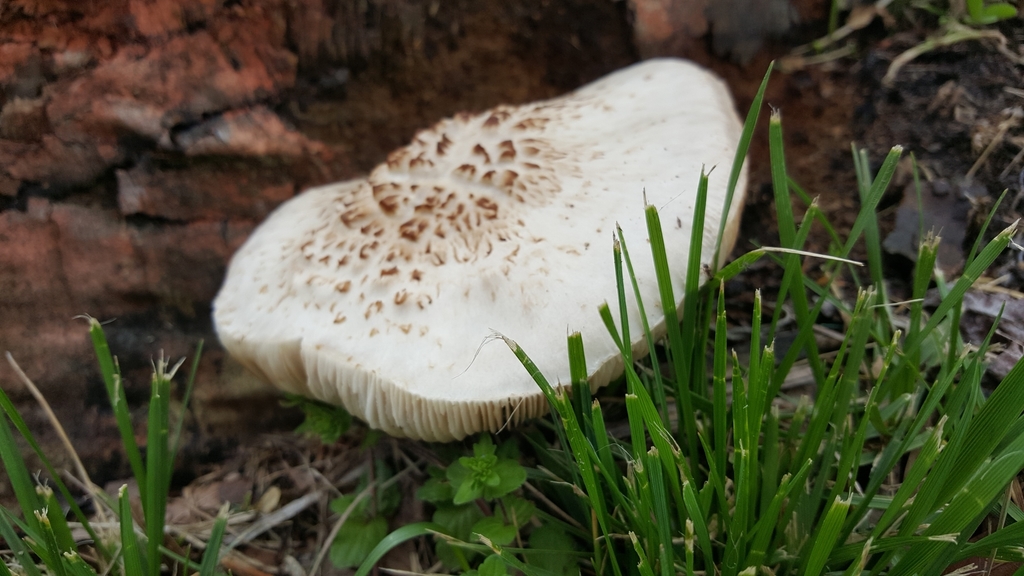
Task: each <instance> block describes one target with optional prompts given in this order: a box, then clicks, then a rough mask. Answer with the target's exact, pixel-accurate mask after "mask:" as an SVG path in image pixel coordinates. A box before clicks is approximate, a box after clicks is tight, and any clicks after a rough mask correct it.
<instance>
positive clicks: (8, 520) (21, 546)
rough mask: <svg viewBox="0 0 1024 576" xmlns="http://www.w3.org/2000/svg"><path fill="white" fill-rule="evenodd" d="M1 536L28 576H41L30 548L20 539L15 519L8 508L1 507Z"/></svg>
mask: <svg viewBox="0 0 1024 576" xmlns="http://www.w3.org/2000/svg"><path fill="white" fill-rule="evenodd" d="M0 536H2V537H3V540H4V542H5V543H6V544H7V547H8V548H10V549H11V553H12V554H14V559H15V560H16V561H17V562H18V564H20V565H21V569H22V570H23V571H24V572H25V574H26V575H27V576H41V573H40V572H39V568H38V567H37V566H36V562H35V559H34V558H33V557H32V553H31V551H30V550H29V548H28V546H26V545H25V543H24V542H23V541H22V540H21V538H20V537H18V532H17V531H16V530H15V519H14V517H13V516H11V513H10V512H8V511H7V509H6V508H2V507H0Z"/></svg>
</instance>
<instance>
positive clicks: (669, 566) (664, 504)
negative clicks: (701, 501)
mask: <svg viewBox="0 0 1024 576" xmlns="http://www.w3.org/2000/svg"><path fill="white" fill-rule="evenodd" d="M646 456H647V465H648V466H649V469H650V474H649V475H648V477H649V478H650V482H651V505H652V506H651V507H652V510H653V512H654V526H655V529H656V531H657V540H656V542H657V543H658V565H659V566H660V568H661V576H673V574H674V570H673V565H674V564H675V562H674V556H673V553H672V520H671V516H670V515H669V511H668V504H669V496H668V491H667V490H666V488H665V476H664V473H663V471H662V466H661V457H660V456H659V455H658V448H657V447H651V449H650V450H649V451H648V452H647V454H646Z"/></svg>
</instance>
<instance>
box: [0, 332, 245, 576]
mask: <svg viewBox="0 0 1024 576" xmlns="http://www.w3.org/2000/svg"><path fill="white" fill-rule="evenodd" d="M88 322H89V334H90V336H91V338H92V343H93V347H94V348H95V351H96V356H97V358H98V360H99V366H100V372H101V374H102V376H103V382H104V384H105V385H106V389H107V394H108V396H109V399H110V403H111V406H112V407H113V410H114V417H115V419H116V422H117V427H118V430H119V431H120V433H121V439H122V441H123V444H124V448H125V453H126V454H127V457H128V461H129V463H130V465H131V469H132V472H133V475H134V477H135V480H136V482H137V485H138V490H139V501H140V502H141V505H142V518H141V520H142V524H141V525H137V524H136V522H135V520H134V518H133V516H132V503H131V501H130V497H129V493H128V488H127V486H122V487H121V489H120V491H119V493H118V496H117V498H116V499H115V498H111V497H110V496H108V495H107V494H105V493H104V492H103V491H102V490H101V489H100V488H97V487H95V486H93V485H92V484H91V482H89V479H88V477H87V476H85V473H84V468H83V467H81V466H79V467H78V468H79V470H80V474H81V475H82V478H80V479H79V481H80V482H82V484H83V485H85V486H87V487H88V488H89V490H90V492H89V496H90V497H91V499H92V501H93V503H94V504H95V508H96V510H97V514H96V517H95V518H96V519H99V520H100V521H99V522H91V521H90V518H89V517H88V516H87V515H86V514H85V512H84V511H83V510H82V509H81V507H79V505H78V504H77V501H76V499H75V498H74V497H73V495H72V494H71V492H70V491H69V490H68V487H67V486H66V485H65V483H64V482H63V481H62V480H61V476H60V475H59V474H58V473H57V470H56V469H55V468H54V466H53V465H52V463H51V461H50V460H49V458H48V457H47V455H46V454H44V453H43V451H42V450H41V449H40V447H39V444H38V443H37V442H36V441H35V439H34V438H33V437H32V434H31V432H30V431H29V429H28V427H27V426H26V424H25V421H24V420H23V419H22V418H21V416H20V415H19V414H18V411H17V410H16V409H15V407H14V404H13V403H12V402H11V400H10V398H9V397H8V396H7V394H6V393H5V392H3V390H0V407H2V408H3V411H4V414H5V415H4V416H2V417H0V460H2V462H3V465H4V470H5V471H6V472H7V475H8V477H9V478H10V480H11V484H12V486H13V488H14V493H15V496H16V497H17V500H18V504H19V505H20V507H21V514H20V517H19V515H18V514H17V513H16V512H14V511H11V510H7V509H3V508H0V536H2V537H3V540H4V541H5V542H6V544H7V546H8V548H9V549H10V556H5V557H4V558H3V561H2V562H0V575H4V574H26V575H29V576H35V575H42V574H57V575H60V576H65V575H66V576H85V575H96V574H124V575H131V576H136V575H140V576H142V575H152V576H157V575H158V574H160V573H161V571H162V570H163V569H165V568H167V569H171V570H172V571H173V570H174V569H175V567H183V568H184V569H187V570H188V571H189V572H196V573H198V574H200V575H201V576H212V575H214V574H217V573H218V555H219V551H220V542H221V540H222V538H223V536H224V532H225V528H226V525H227V519H226V517H225V516H223V515H221V516H219V517H218V518H217V520H216V521H215V522H214V524H213V527H212V532H211V535H210V538H209V541H208V542H207V547H206V551H205V553H204V554H203V555H202V558H201V560H200V561H199V563H195V562H193V561H192V560H190V559H189V558H183V557H180V556H178V555H176V554H174V553H172V552H171V551H169V550H167V549H166V548H164V546H163V543H164V516H165V510H166V506H167V494H168V491H169V489H170V478H171V471H172V466H173V463H174V457H175V454H176V453H177V448H178V440H179V438H180V433H181V425H182V422H181V420H178V421H177V422H176V423H175V424H174V428H173V429H172V428H171V418H170V395H171V380H172V378H173V377H174V375H175V373H176V372H177V371H178V369H179V368H180V367H181V365H182V362H184V360H182V362H178V363H177V364H175V365H173V366H172V365H170V364H169V363H167V362H166V361H165V360H163V359H162V358H161V359H160V360H158V361H156V362H155V364H154V371H153V377H152V382H151V394H150V401H149V412H148V432H147V437H146V445H145V457H143V454H142V452H143V450H142V449H141V448H140V446H139V445H138V444H137V443H136V441H135V433H134V429H133V427H132V423H131V417H130V414H129V412H128V404H127V401H126V398H125V392H124V386H123V382H122V380H121V374H120V370H119V368H118V365H117V360H116V358H114V356H113V355H112V354H111V352H110V348H109V346H108V345H107V340H106V336H105V335H104V333H103V328H102V327H101V326H100V324H99V322H97V321H96V320H94V319H92V318H89V319H88ZM201 349H202V345H201V344H200V346H199V348H198V349H197V350H196V357H195V360H194V362H193V364H192V372H191V375H190V376H189V378H188V383H187V385H186V391H185V403H187V401H188V396H189V393H190V392H191V389H192V383H193V381H194V377H195V370H196V367H197V366H198V359H199V354H200V352H201ZM8 360H9V361H11V364H12V366H13V367H14V368H15V371H16V372H17V373H19V375H20V376H21V377H22V381H23V382H24V383H25V384H26V385H27V386H29V387H30V388H31V389H32V390H33V391H34V390H35V388H34V386H32V383H31V381H29V380H28V378H27V377H25V376H24V374H23V373H22V372H21V370H20V369H19V368H18V367H17V364H15V363H14V362H13V359H12V358H11V357H10V355H8ZM37 398H39V399H40V400H42V398H41V397H40V396H38V394H37ZM44 402H45V401H44ZM54 422H55V425H56V426H58V432H59V433H60V435H61V436H62V437H65V438H66V436H65V435H64V433H63V430H62V429H60V428H59V423H56V420H54ZM12 425H13V427H14V430H17V432H18V433H19V434H20V435H21V436H22V438H23V439H24V441H26V442H27V443H28V445H29V446H30V447H31V449H32V450H33V451H34V452H35V454H36V456H37V457H38V458H39V460H40V461H41V462H42V464H43V467H44V469H45V471H46V474H47V476H48V478H49V480H47V481H46V482H43V481H41V480H39V478H38V477H37V476H34V475H33V474H32V473H31V472H30V470H29V468H28V466H27V465H26V463H25V460H24V459H23V457H22V454H21V451H20V447H19V445H18V443H17V442H16V439H15V435H14V430H12ZM68 448H69V451H70V452H71V454H72V457H73V458H75V459H77V457H76V456H74V451H73V449H71V447H70V444H68ZM51 482H52V484H53V486H51V485H50V484H49V483H51ZM54 488H56V491H57V493H59V494H60V497H61V498H60V499H58V496H57V493H55V492H54ZM62 502H63V503H66V505H67V506H69V507H70V509H71V512H72V514H73V519H72V520H68V519H67V518H66V516H65V513H64V511H63V510H64V509H63V507H62ZM108 515H110V517H111V518H112V519H113V522H109V521H107V520H110V519H111V518H108ZM77 529H80V531H81V532H82V533H84V535H85V538H84V539H83V538H82V536H80V535H79V534H78V532H77Z"/></svg>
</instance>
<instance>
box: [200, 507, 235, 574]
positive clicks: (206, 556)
mask: <svg viewBox="0 0 1024 576" xmlns="http://www.w3.org/2000/svg"><path fill="white" fill-rule="evenodd" d="M227 527H228V517H227V516H226V515H225V514H224V513H221V514H218V515H217V520H216V521H214V523H213V530H212V531H211V532H210V539H209V540H207V542H206V550H205V551H204V552H203V559H202V562H201V563H200V565H199V576H214V574H216V572H217V565H218V564H220V545H221V542H223V541H224V532H225V530H227Z"/></svg>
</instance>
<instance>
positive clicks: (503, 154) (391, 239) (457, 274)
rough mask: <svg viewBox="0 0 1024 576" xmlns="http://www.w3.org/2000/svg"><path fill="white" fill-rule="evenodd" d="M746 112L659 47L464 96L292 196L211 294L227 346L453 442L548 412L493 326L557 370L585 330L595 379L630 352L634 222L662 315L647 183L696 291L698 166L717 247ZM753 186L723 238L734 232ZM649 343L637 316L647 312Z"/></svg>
mask: <svg viewBox="0 0 1024 576" xmlns="http://www.w3.org/2000/svg"><path fill="white" fill-rule="evenodd" d="M740 128H741V127H740V121H739V119H738V117H737V115H736V112H735V110H734V108H733V103H732V99H731V98H730V96H729V93H728V91H727V90H726V88H725V86H724V85H723V84H722V82H721V81H719V80H718V79H717V78H716V77H714V76H713V75H712V74H711V73H709V72H707V71H706V70H704V69H702V68H699V67H698V66H696V65H694V64H691V63H688V62H685V61H681V60H672V59H660V60H650V61H647V62H644V63H641V64H637V65H635V66H632V67H630V68H626V69H624V70H621V71H619V72H616V73H614V74H611V75H609V76H607V77H605V78H603V79H601V80H598V81H596V82H594V83H592V84H589V85H587V86H584V87H583V88H580V89H579V90H577V91H575V92H573V93H571V94H569V95H566V96H563V97H560V98H555V99H553V100H548V101H544V102H537V103H533V104H528V105H524V106H518V107H515V106H499V107H497V108H494V109H493V110H490V111H488V112H484V113H482V114H472V115H471V114H460V115H458V116H456V117H455V118H452V119H448V120H443V121H441V122H440V123H438V124H437V125H436V126H434V127H433V128H431V129H429V130H424V131H422V132H420V133H418V134H417V135H416V136H415V138H414V139H413V141H412V143H411V144H409V145H408V146H406V147H404V148H400V149H398V150H396V151H395V152H393V153H392V154H391V155H390V156H388V159H387V162H386V163H384V164H381V165H380V166H378V167H377V168H376V169H374V170H373V172H372V173H371V174H370V175H369V176H368V177H367V178H364V179H359V180H352V181H349V182H343V183H340V184H333V185H329V186H324V187H321V188H316V189H313V190H309V191H307V192H305V193H303V194H301V195H299V196H297V197H296V198H294V199H293V200H291V201H289V202H287V203H286V204H284V205H283V206H281V207H280V208H278V209H277V211H276V212H274V213H273V214H272V215H271V216H270V217H269V218H268V219H267V221H266V222H264V223H263V224H262V225H261V226H260V227H259V229H258V230H257V231H256V232H255V233H254V234H253V235H252V237H251V238H249V240H248V241H247V242H246V243H245V245H244V246H243V247H242V248H241V250H239V252H238V253H237V254H236V255H235V257H234V259H233V260H232V262H231V266H230V268H229V270H228V274H227V279H226V280H225V282H224V286H223V288H222V289H221V292H220V294H219V295H218V296H217V299H216V301H215V303H214V309H215V312H214V318H215V321H216V325H217V331H218V334H219V335H220V338H221V341H222V342H223V343H224V346H225V347H226V348H227V349H228V351H229V352H230V353H231V354H232V355H233V356H234V357H235V358H237V359H238V360H239V361H240V362H242V363H243V364H244V365H245V366H247V367H248V368H249V369H251V370H252V371H253V372H255V373H257V374H259V375H260V376H262V377H263V378H265V379H267V380H269V381H270V382H273V383H274V384H276V385H278V386H279V387H281V388H283V389H284V390H287V391H288V392H292V393H297V394H303V395H307V396H312V397H314V398H317V399H320V400H323V401H326V402H330V403H334V404H341V405H343V406H345V407H346V408H347V409H348V410H349V411H350V412H351V413H352V414H353V415H355V416H357V417H359V418H361V419H363V420H365V421H366V422H367V424H369V425H370V426H372V427H374V428H379V429H381V430H384V431H386V432H388V433H390V434H393V435H396V436H408V437H412V438H419V439H424V440H432V441H448V440H454V439H459V438H462V437H464V436H466V435H468V434H471V433H474V432H479V431H484V430H490V431H494V430H497V429H499V428H501V427H502V426H503V425H505V424H506V423H507V421H509V420H510V421H511V423H513V424H514V423H516V422H519V421H521V420H524V419H526V418H530V417H535V416H538V415H540V414H542V413H544V412H545V411H546V409H547V406H546V403H545V399H544V397H543V395H542V394H541V392H540V390H539V389H538V388H537V386H536V384H535V383H534V382H533V381H532V380H531V378H530V376H529V375H528V374H527V373H526V371H525V370H524V369H523V368H522V366H520V365H519V364H518V362H517V361H516V358H515V357H514V356H513V355H512V354H511V353H510V352H509V350H508V348H506V347H505V346H504V345H503V344H501V343H497V344H494V345H486V344H485V345H482V343H484V341H485V340H486V339H487V337H488V335H489V334H491V333H492V330H496V331H499V332H501V333H503V334H506V335H508V336H510V337H512V338H514V339H515V340H516V341H517V342H519V344H520V345H521V346H522V347H523V349H524V350H526V351H527V352H528V353H529V354H530V355H531V356H532V358H533V359H534V361H535V362H536V363H537V365H538V366H539V367H540V369H541V370H542V371H543V372H544V373H545V375H547V377H548V378H549V379H550V380H551V381H553V382H554V381H560V382H561V383H563V384H565V383H567V382H568V380H569V369H568V361H567V354H566V344H565V335H566V331H567V330H569V329H571V330H579V331H580V332H581V333H582V334H583V337H584V343H585V345H586V348H587V363H588V370H589V374H590V381H591V384H592V386H593V387H594V388H596V387H598V386H602V385H604V384H606V383H608V382H609V381H610V380H611V379H612V378H614V377H616V376H617V375H618V374H620V373H621V371H622V361H621V358H620V356H619V354H618V352H617V351H616V349H615V346H614V344H613V342H612V340H611V338H610V337H609V336H608V334H607V332H606V330H605V328H604V326H603V324H602V322H601V320H600V318H599V316H598V312H597V309H598V306H599V305H600V304H601V303H603V302H606V301H607V302H615V301H616V298H617V296H616V288H615V278H614V274H613V272H612V266H611V264H612V257H611V244H612V234H613V232H614V230H615V224H616V222H618V223H619V224H620V225H621V226H622V228H623V231H624V233H625V235H626V238H627V240H628V239H632V240H633V242H632V244H631V246H632V251H631V256H632V259H633V262H634V265H635V267H636V272H637V274H638V276H639V278H638V280H639V286H640V290H641V292H642V294H641V296H642V297H643V298H644V301H645V302H646V303H647V307H646V309H647V312H648V314H649V315H650V316H651V318H650V321H651V324H652V325H655V326H657V327H658V328H657V329H658V330H659V331H663V329H664V321H663V317H662V312H661V309H660V307H659V306H658V305H657V303H658V301H659V298H658V289H657V283H656V281H655V274H654V267H653V264H652V263H651V255H650V250H649V248H648V247H647V246H648V245H647V244H646V243H644V239H646V237H647V236H646V234H647V232H646V228H645V224H644V215H643V198H644V194H645V193H646V198H647V201H648V202H649V203H651V204H653V205H655V206H657V207H658V208H659V210H660V213H661V220H662V222H663V223H664V225H665V239H666V244H667V246H668V253H669V258H670V261H671V263H672V266H673V268H672V272H673V275H674V276H673V282H674V284H675V289H676V294H682V287H683V280H684V274H685V270H686V260H687V252H688V247H689V243H690V220H691V217H692V216H691V213H692V210H693V204H694V199H695V191H696V187H697V182H698V177H699V175H700V171H701V167H702V166H707V167H712V166H716V165H717V166H719V170H718V171H716V173H715V175H714V176H715V177H713V178H712V179H711V184H710V189H709V199H708V207H707V223H706V227H705V232H704V248H703V254H705V255H706V256H705V260H706V261H709V260H710V257H711V254H713V252H714V243H715V240H716V236H717V230H718V223H719V222H720V220H721V217H722V214H721V212H722V210H723V204H724V195H725V187H726V180H727V174H726V172H727V170H728V169H729V166H730V165H731V162H732V158H733V155H734V153H735V152H734V151H735V147H736V145H737V142H738V140H739V135H740ZM742 196H743V185H742V184H741V186H740V189H739V190H737V194H736V199H735V201H734V204H733V206H732V211H731V213H730V214H729V215H728V218H729V221H730V224H729V226H728V229H727V233H726V245H725V246H723V248H722V250H721V253H722V255H723V256H724V255H727V254H728V253H729V250H730V249H731V247H732V244H733V242H734V240H735V235H736V227H737V223H738V222H737V220H738V218H737V216H738V214H739V211H740V205H741V204H742ZM632 324H633V325H632V326H631V333H632V334H633V335H635V338H636V342H634V345H635V346H638V347H641V348H642V345H641V342H640V339H641V338H642V334H641V329H640V319H639V316H638V315H637V313H636V312H634V317H633V318H632Z"/></svg>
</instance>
